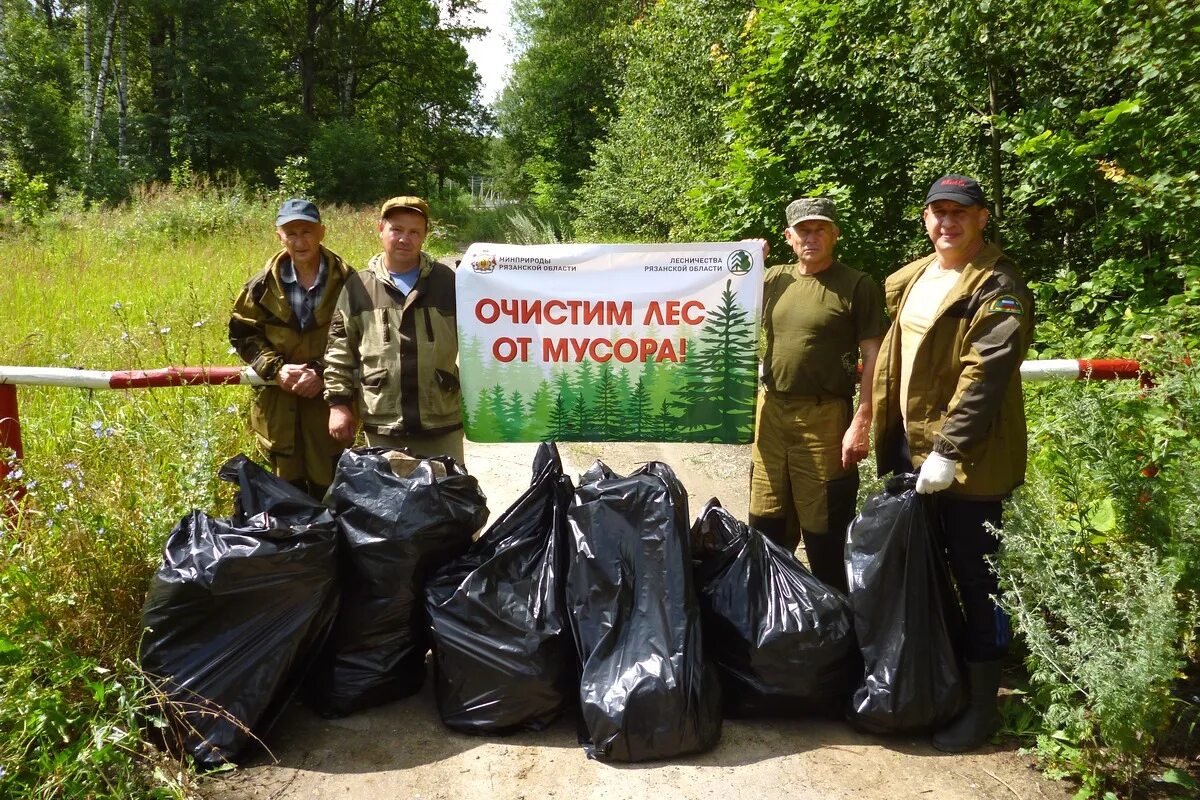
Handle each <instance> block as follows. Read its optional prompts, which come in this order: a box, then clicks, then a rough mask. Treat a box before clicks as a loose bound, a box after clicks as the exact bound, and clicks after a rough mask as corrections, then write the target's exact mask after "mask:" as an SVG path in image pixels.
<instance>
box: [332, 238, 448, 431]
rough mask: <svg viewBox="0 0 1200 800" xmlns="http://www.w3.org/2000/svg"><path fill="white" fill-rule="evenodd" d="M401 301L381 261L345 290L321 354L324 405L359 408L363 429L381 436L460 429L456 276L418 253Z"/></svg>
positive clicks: (358, 275) (380, 257)
mask: <svg viewBox="0 0 1200 800" xmlns="http://www.w3.org/2000/svg"><path fill="white" fill-rule="evenodd" d="M420 269H421V272H420V277H418V278H417V283H416V285H415V286H414V287H413V290H412V291H411V292H409V293H408V296H407V297H405V296H404V295H403V294H401V292H400V290H399V289H397V288H396V287H395V285H394V284H393V283H392V279H391V275H390V273H389V272H388V271H387V266H386V265H385V263H384V260H383V254H382V253H379V254H377V255H375V256H374V257H373V258H372V259H371V262H370V264H369V265H368V266H367V269H366V270H363V271H362V272H358V273H355V275H353V276H352V277H351V278H350V280H348V281H347V282H346V287H345V289H343V290H342V296H341V297H340V298H338V303H337V309H336V310H335V311H334V315H333V322H332V324H331V325H330V327H329V343H328V345H327V347H326V350H325V400H326V401H327V402H328V403H329V404H330V405H350V404H351V403H352V402H354V401H357V403H358V407H359V411H360V413H361V414H362V423H363V427H364V428H365V429H366V430H368V431H370V432H373V433H380V434H384V435H387V436H401V435H405V434H421V435H436V434H440V433H446V432H449V431H452V430H458V429H459V428H462V395H461V392H460V389H459V383H458V365H457V363H456V361H457V360H458V328H457V321H456V316H455V293H454V270H452V269H451V268H450V267H448V266H446V265H445V264H440V263H438V262H436V261H434V260H433V259H431V258H430V257H429V256H428V255H427V254H426V253H421V267H420Z"/></svg>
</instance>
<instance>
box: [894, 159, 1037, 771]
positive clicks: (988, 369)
mask: <svg viewBox="0 0 1200 800" xmlns="http://www.w3.org/2000/svg"><path fill="white" fill-rule="evenodd" d="M922 217H923V218H924V220H925V230H926V232H927V233H928V234H929V239H930V241H931V242H933V249H934V252H933V254H932V255H929V256H926V257H924V258H920V259H918V260H916V261H914V262H912V263H911V264H909V265H907V266H905V267H904V268H902V269H900V270H899V271H897V272H896V273H894V274H892V275H891V276H889V277H888V279H887V281H886V282H885V283H884V294H885V295H886V297H887V303H888V311H889V312H890V313H891V317H892V326H891V328H890V329H889V330H888V332H887V335H886V336H885V337H884V339H883V345H882V348H881V351H880V352H881V354H880V358H879V365H878V367H877V369H876V372H875V380H874V387H873V394H874V398H875V452H876V457H877V459H878V465H879V472H880V474H881V475H882V474H884V473H886V472H911V471H913V469H914V467H916V468H918V469H919V473H918V477H917V491H918V492H920V493H922V494H931V493H936V495H935V498H934V502H933V503H932V507H933V508H934V509H935V510H936V513H937V514H938V516H939V517H940V521H941V527H942V531H943V535H944V537H945V541H944V542H943V544H944V546H945V551H946V555H947V559H948V562H949V566H950V571H951V574H952V575H953V576H954V583H955V585H956V586H957V589H958V594H959V598H960V600H961V601H962V606H963V611H964V612H965V614H966V618H967V637H966V642H965V650H966V652H965V655H966V660H967V667H968V680H969V684H970V687H969V688H970V703H969V705H968V707H967V710H966V711H965V712H964V713H963V714H962V715H961V716H960V717H959V718H958V719H956V720H954V721H953V722H952V723H951V724H950V725H949V726H947V727H946V728H944V729H943V730H940V731H937V732H936V733H935V735H934V737H933V744H934V746H935V747H937V748H938V749H940V750H945V751H949V752H964V751H967V750H974V749H975V748H977V747H979V746H980V745H982V744H983V743H984V742H985V741H987V739H988V737H989V736H990V735H991V733H992V731H993V730H994V729H995V726H996V723H997V713H996V691H997V689H998V688H999V685H1000V660H1001V658H1002V657H1003V655H1004V653H1005V651H1006V648H1007V646H1008V639H1009V629H1008V621H1007V619H1006V618H1005V615H1004V612H1003V611H1002V610H1001V609H1000V607H999V606H998V605H997V604H996V602H995V600H994V598H995V597H996V596H997V595H998V594H999V592H1000V587H999V584H998V582H997V579H996V575H995V573H994V572H993V571H992V569H991V567H990V566H989V564H988V561H987V559H988V557H989V556H992V555H994V554H995V553H996V552H997V551H998V549H999V546H1000V545H999V540H998V539H997V537H996V534H995V533H994V529H995V528H998V527H999V526H1000V516H1001V503H1002V501H1003V499H1004V498H1005V497H1007V496H1008V495H1009V494H1010V493H1011V492H1012V490H1013V489H1015V488H1016V487H1017V486H1019V485H1020V484H1021V483H1022V482H1023V481H1024V479H1025V458H1026V433H1025V406H1024V400H1023V399H1022V396H1021V372H1020V369H1021V362H1022V360H1024V358H1025V354H1026V352H1027V351H1028V350H1029V345H1030V341H1031V339H1032V337H1033V297H1032V296H1031V295H1030V293H1029V290H1028V288H1026V286H1025V282H1024V280H1023V279H1022V277H1021V271H1020V269H1019V268H1018V267H1017V265H1016V264H1015V263H1013V261H1012V259H1011V258H1009V257H1008V256H1007V255H1005V254H1004V253H1003V252H1002V251H1001V250H1000V248H999V247H997V246H996V245H995V244H992V243H989V242H987V241H985V240H984V237H983V231H984V228H985V227H986V226H987V222H988V209H987V204H986V201H985V200H984V196H983V190H982V189H980V187H979V184H978V183H977V182H976V181H975V180H974V179H973V178H970V177H967V176H965V175H945V176H943V177H941V178H939V179H938V180H937V181H935V182H934V184H933V186H931V187H930V189H929V192H928V193H927V195H926V197H925V210H924V211H923V212H922Z"/></svg>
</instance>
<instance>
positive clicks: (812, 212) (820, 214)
mask: <svg viewBox="0 0 1200 800" xmlns="http://www.w3.org/2000/svg"><path fill="white" fill-rule="evenodd" d="M786 213H787V224H788V227H789V228H790V227H791V226H792V225H798V224H800V223H801V222H805V221H807V220H810V219H823V220H825V221H826V222H832V223H833V224H834V225H836V224H837V208H836V206H834V204H833V201H832V200H830V199H829V198H828V197H801V198H800V199H799V200H793V201H792V202H790V203H788V207H787V212H786Z"/></svg>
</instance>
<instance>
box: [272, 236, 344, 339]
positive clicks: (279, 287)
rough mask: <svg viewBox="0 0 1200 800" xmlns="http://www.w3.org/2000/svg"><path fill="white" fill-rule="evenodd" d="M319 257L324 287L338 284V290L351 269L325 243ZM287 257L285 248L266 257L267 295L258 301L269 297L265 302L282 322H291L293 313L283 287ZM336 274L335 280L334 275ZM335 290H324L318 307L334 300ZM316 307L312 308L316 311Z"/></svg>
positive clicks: (322, 307) (321, 246)
mask: <svg viewBox="0 0 1200 800" xmlns="http://www.w3.org/2000/svg"><path fill="white" fill-rule="evenodd" d="M320 248H321V257H322V258H323V259H324V260H325V270H326V272H325V288H326V289H328V288H329V287H330V286H338V287H339V291H340V287H341V285H342V283H344V282H345V278H346V275H347V274H348V273H350V272H351V271H352V270H351V269H350V267H349V266H348V265H347V264H346V262H345V261H343V260H342V257H341V256H339V255H338V254H337V253H335V252H333V251H332V250H330V249H329V248H328V247H326V246H325V245H320ZM287 258H288V252H287V250H280V251H279V252H278V253H276V254H275V255H273V256H271V257H270V258H268V259H267V263H266V265H265V269H266V271H267V295H266V296H264V297H263V298H262V299H261V300H260V301H259V302H265V301H266V300H267V298H268V297H270V302H269V303H268V304H267V305H268V307H269V308H270V311H271V313H272V314H274V315H275V316H277V317H278V318H279V319H281V320H283V321H284V322H287V323H291V322H293V321H294V318H295V314H294V313H293V312H292V304H291V303H289V302H288V299H287V292H286V291H285V290H284V288H283V273H282V271H283V263H284V261H285V260H286V259H287ZM335 275H336V276H337V280H335V279H334V276H335ZM337 294H338V293H337V292H328V291H327V292H325V294H324V296H322V298H321V305H320V306H319V309H324V308H325V306H326V305H328V304H329V303H328V301H329V300H330V299H331V297H330V296H331V295H332V300H333V301H335V302H336V300H337ZM317 310H318V309H314V313H316V311H317Z"/></svg>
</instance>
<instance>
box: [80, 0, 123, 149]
mask: <svg viewBox="0 0 1200 800" xmlns="http://www.w3.org/2000/svg"><path fill="white" fill-rule="evenodd" d="M120 7H121V0H113V4H112V10H110V11H109V13H108V22H107V23H106V24H105V26H104V49H103V51H102V52H101V54H100V74H99V75H97V76H96V101H95V105H94V111H93V112H92V130H91V133H90V134H89V135H88V145H87V165H88V168H89V169H90V168H91V166H92V164H93V163H94V161H95V158H96V146H97V144H99V142H100V122H101V120H102V118H103V116H104V98H105V96H106V95H107V94H108V67H109V62H110V60H111V59H112V43H113V31H114V30H115V29H116V26H117V12H118V11H119V10H120Z"/></svg>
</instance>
